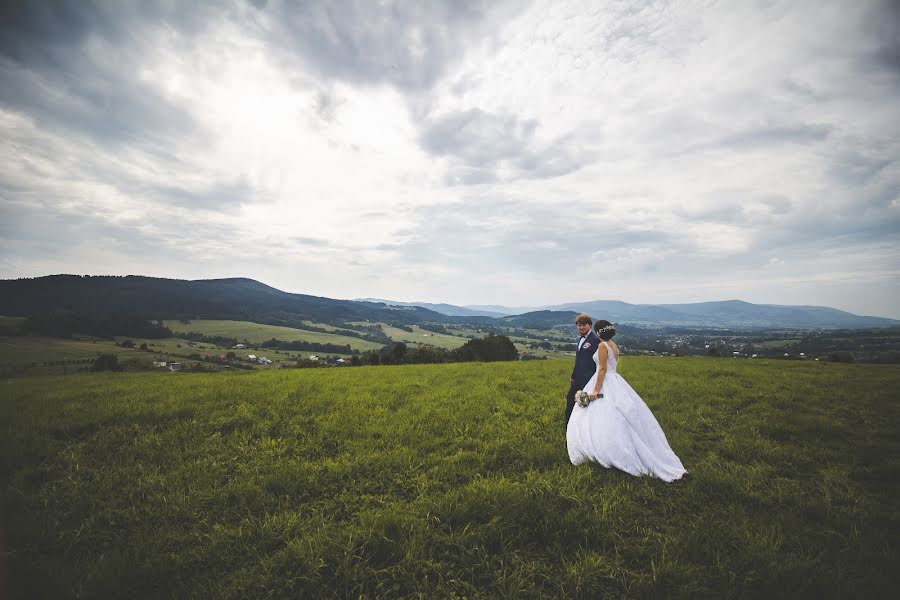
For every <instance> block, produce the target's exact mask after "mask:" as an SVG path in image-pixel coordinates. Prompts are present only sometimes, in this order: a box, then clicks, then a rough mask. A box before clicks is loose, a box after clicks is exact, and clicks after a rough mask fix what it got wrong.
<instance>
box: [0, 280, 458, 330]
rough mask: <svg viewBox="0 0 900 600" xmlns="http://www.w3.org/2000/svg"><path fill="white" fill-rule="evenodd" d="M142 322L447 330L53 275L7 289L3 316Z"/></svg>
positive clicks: (322, 307) (417, 313)
mask: <svg viewBox="0 0 900 600" xmlns="http://www.w3.org/2000/svg"><path fill="white" fill-rule="evenodd" d="M61 310H62V311H72V312H76V313H86V314H123V313H124V314H139V315H142V316H144V317H146V318H150V319H181V318H184V319H219V320H234V321H255V322H258V323H267V324H271V325H287V326H295V327H301V328H302V325H303V324H302V321H304V320H309V321H315V322H319V323H329V324H344V323H348V322H355V321H374V322H384V323H392V324H394V323H399V324H409V323H419V322H423V321H434V322H447V321H448V318H447V317H446V316H445V315H442V314H440V313H436V312H433V311H430V310H427V309H424V308H419V307H414V306H410V307H389V306H387V305H379V304H372V303H369V302H353V301H350V300H334V299H332V298H323V297H319V296H309V295H305V294H290V293H288V292H283V291H281V290H278V289H275V288H273V287H270V286H268V285H265V284H263V283H260V282H258V281H254V280H252V279H243V278H235V279H209V280H198V281H185V280H180V279H160V278H155V277H139V276H135V275H129V276H126V277H109V276H94V277H92V276H83V277H82V276H79V275H52V276H48V277H39V278H36V279H16V280H3V281H0V314H4V315H8V316H24V315H32V314H39V313H42V312H52V311H61Z"/></svg>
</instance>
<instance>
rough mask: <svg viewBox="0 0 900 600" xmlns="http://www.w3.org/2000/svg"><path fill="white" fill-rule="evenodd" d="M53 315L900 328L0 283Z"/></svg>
mask: <svg viewBox="0 0 900 600" xmlns="http://www.w3.org/2000/svg"><path fill="white" fill-rule="evenodd" d="M499 308H502V307H499ZM52 311H73V312H77V313H89V314H104V315H117V314H139V315H141V316H144V317H147V318H152V319H180V318H186V319H218V320H235V321H254V322H258V323H266V324H270V325H284V326H289V327H299V328H303V327H304V325H303V321H314V322H318V323H325V324H331V325H337V326H345V325H347V324H350V323H357V324H359V323H363V322H366V321H369V322H371V323H376V322H381V323H387V324H390V325H413V324H423V323H448V324H450V323H456V324H475V325H478V324H481V325H491V324H493V325H501V326H502V325H504V324H510V325H513V326H524V325H521V324H522V323H537V324H539V325H540V327H541V328H548V327H554V326H565V327H571V325H572V320H573V319H572V313H576V314H577V313H580V312H585V313H587V314H589V315H591V316H593V317H595V318H603V319H608V320H610V321H613V322H614V323H617V324H631V325H638V326H642V327H686V326H690V327H700V328H723V327H725V328H744V329H751V328H752V329H778V328H794V329H864V328H872V327H888V326H894V325H900V321H897V320H893V319H884V318H880V317H867V316H859V315H854V314H851V313H848V312H846V311H841V310H837V309H834V308H828V307H824V306H780V305H771V304H751V303H749V302H743V301H740V300H727V301H723V302H700V303H694V304H659V305H653V304H628V303H626V302H619V301H612V300H595V301H590V302H580V303H577V302H576V303H570V304H561V305H558V306H552V307H544V308H543V309H540V310H536V311H529V312H526V313H522V314H507V315H505V316H502V314H503V312H504V311H502V310H497V311H491V310H476V309H469V308H464V307H458V306H453V305H450V304H426V305H424V306H423V305H415V304H412V303H398V302H392V301H387V300H386V301H377V302H376V301H354V300H335V299H332V298H324V297H319V296H310V295H306V294H292V293H288V292H283V291H281V290H278V289H275V288H273V287H270V286H268V285H265V284H263V283H260V282H258V281H254V280H252V279H243V278H234V279H210V280H198V281H184V280H177V279H159V278H153V277H139V276H134V275H129V276H126V277H108V276H95V277H91V276H83V277H82V276H79V275H52V276H48V277H39V278H36V279H16V280H0V314H2V315H6V316H25V315H32V314H36V313H42V312H52ZM358 326H359V325H356V327H358ZM351 327H352V326H351Z"/></svg>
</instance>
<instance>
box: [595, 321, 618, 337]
mask: <svg viewBox="0 0 900 600" xmlns="http://www.w3.org/2000/svg"><path fill="white" fill-rule="evenodd" d="M594 332H595V333H596V334H597V337H599V338H600V339H601V340H603V341H607V340H611V339H612V338H613V336H614V335H616V328H615V327H613V324H612V323H610V322H609V321H605V320H603V319H600V320H598V321H597V322H596V323H594Z"/></svg>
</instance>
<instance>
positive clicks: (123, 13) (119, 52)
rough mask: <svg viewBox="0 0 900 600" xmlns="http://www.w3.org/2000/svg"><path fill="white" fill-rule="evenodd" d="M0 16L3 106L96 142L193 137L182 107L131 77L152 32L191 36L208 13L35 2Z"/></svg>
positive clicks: (8, 6) (156, 6)
mask: <svg viewBox="0 0 900 600" xmlns="http://www.w3.org/2000/svg"><path fill="white" fill-rule="evenodd" d="M0 10H2V17H0V103H2V104H3V105H5V106H7V107H9V108H12V109H14V110H17V111H19V112H22V113H25V114H28V115H29V117H31V118H32V119H34V120H35V121H36V122H37V123H38V124H39V125H40V126H42V127H44V128H47V129H53V130H63V131H68V132H70V133H74V134H77V135H83V136H87V137H89V138H90V139H91V140H92V141H94V142H96V143H102V144H111V145H121V144H130V143H150V144H165V143H167V142H168V141H169V140H170V139H171V138H172V136H175V135H177V136H179V137H184V136H187V135H191V134H196V133H197V131H196V129H195V126H194V124H193V123H192V120H191V118H190V116H189V115H187V114H186V113H185V112H184V110H183V109H182V107H179V106H178V105H177V104H175V103H173V102H171V101H170V100H167V99H166V98H164V97H163V96H162V95H160V93H159V91H158V90H157V89H155V88H154V87H153V85H152V83H149V82H142V81H141V80H140V79H139V78H138V76H137V75H138V73H139V71H140V69H141V66H142V64H143V61H144V60H145V59H146V53H147V50H149V49H152V44H153V43H154V40H153V38H152V36H150V35H149V32H150V31H151V30H152V28H153V27H157V28H170V29H171V30H172V31H174V32H178V33H183V34H192V33H195V32H197V31H199V30H200V29H202V28H203V27H204V26H206V25H205V24H206V23H208V22H210V21H211V19H212V17H214V16H216V15H214V14H212V13H210V12H208V11H206V10H201V9H199V8H198V7H197V6H195V5H192V6H191V7H189V8H186V9H184V10H180V9H179V7H177V6H175V5H173V4H171V3H165V2H142V3H136V4H131V5H126V4H125V3H111V2H110V3H107V2H78V1H74V0H73V1H68V2H66V1H59V2H54V1H43V0H35V1H34V2H31V1H27V2H8V3H5V4H3V7H2V9H0ZM222 12H223V13H227V12H228V11H225V10H223V11H222Z"/></svg>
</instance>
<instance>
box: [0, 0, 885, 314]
mask: <svg viewBox="0 0 900 600" xmlns="http://www.w3.org/2000/svg"><path fill="white" fill-rule="evenodd" d="M898 6H900V4H898V3H897V2H894V1H892V0H884V1H882V2H867V1H862V2H856V1H853V2H850V1H846V2H842V1H825V2H822V1H811V2H802V1H796V0H789V1H785V2H781V1H777V0H765V1H746V2H733V1H724V2H714V1H708V0H698V1H693V0H689V1H682V0H669V1H665V2H640V1H634V0H628V1H626V2H584V1H583V0H579V1H575V2H562V1H556V0H554V1H551V2H525V1H514V2H508V3H502V2H494V1H487V2H484V3H469V2H460V1H456V0H453V1H447V2H438V1H424V2H413V1H411V0H410V1H398V2H375V1H374V0H373V1H368V0H364V1H360V2H344V1H334V2H326V1H324V0H322V1H318V0H310V1H307V2H286V1H278V0H270V1H268V2H266V1H264V0H256V1H252V2H250V1H247V2H245V1H243V0H235V1H234V2H209V3H203V2H197V3H193V2H191V3H187V2H180V1H175V0H171V1H168V2H148V1H144V0H142V1H139V2H138V1H135V2H120V1H113V0H108V1H104V2H81V1H75V0H72V1H63V0H55V1H41V0H29V1H21V2H15V1H14V2H10V1H4V2H3V3H2V8H0V278H16V277H33V276H40V275H47V274H53V273H77V274H144V275H152V276H161V277H173V278H186V279H208V278H218V277H235V276H240V277H251V278H254V279H258V280H260V281H263V282H265V283H268V284H270V285H273V286H275V287H278V288H280V289H284V290H287V291H292V292H302V293H309V294H315V295H321V296H329V297H336V298H357V297H381V298H390V299H395V300H409V301H432V302H449V303H454V304H505V305H508V306H522V305H539V304H555V303H563V302H573V301H582V300H595V299H618V300H624V301H626V302H635V303H657V302H693V301H704V300H723V299H731V298H740V299H743V300H747V301H751V302H763V303H778V304H820V305H828V306H834V307H837V308H842V309H845V310H850V311H852V312H856V313H860V314H874V315H879V316H890V317H900V302H898V301H897V300H896V299H897V298H898V297H900V101H898V98H900V9H898Z"/></svg>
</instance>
